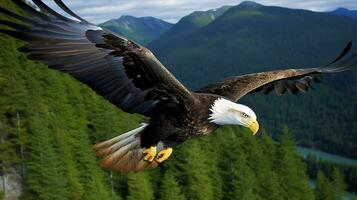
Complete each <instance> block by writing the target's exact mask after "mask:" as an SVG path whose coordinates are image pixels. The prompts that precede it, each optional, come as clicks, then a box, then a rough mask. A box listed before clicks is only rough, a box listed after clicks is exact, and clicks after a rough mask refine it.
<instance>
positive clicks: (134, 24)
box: [100, 15, 172, 45]
mask: <svg viewBox="0 0 357 200" xmlns="http://www.w3.org/2000/svg"><path fill="white" fill-rule="evenodd" d="M100 26H102V27H105V28H107V29H109V30H111V31H114V32H116V33H119V34H121V35H123V36H125V37H127V38H129V39H131V40H134V41H136V42H139V43H140V44H143V45H146V44H148V43H149V42H151V41H152V40H153V39H155V38H157V37H158V36H159V35H161V34H163V33H164V32H166V31H167V30H168V29H170V28H171V27H172V24H170V23H168V22H165V21H163V20H161V19H157V18H154V17H140V18H137V17H133V16H129V15H125V16H121V17H120V18H118V19H111V20H109V21H107V22H104V23H103V24H100Z"/></svg>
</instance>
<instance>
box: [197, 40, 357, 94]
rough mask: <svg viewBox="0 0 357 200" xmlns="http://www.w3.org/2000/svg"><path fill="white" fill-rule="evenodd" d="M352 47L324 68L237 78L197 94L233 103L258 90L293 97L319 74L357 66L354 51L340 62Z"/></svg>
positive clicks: (273, 72) (281, 71)
mask: <svg viewBox="0 0 357 200" xmlns="http://www.w3.org/2000/svg"><path fill="white" fill-rule="evenodd" d="M351 46H352V43H351V42H350V43H349V44H348V45H347V46H346V48H345V49H344V51H343V52H342V53H341V54H340V56H338V58H337V59H335V60H334V61H333V62H332V63H330V64H329V65H327V66H325V67H318V68H309V69H287V70H277V71H270V72H261V73H256V74H247V75H242V76H236V77H232V78H229V79H226V80H224V81H221V82H218V83H215V84H213V85H209V86H207V87H204V88H202V89H200V90H199V91H197V92H199V93H211V94H217V95H221V96H225V97H227V98H229V99H231V100H232V101H238V100H239V99H240V98H241V97H243V96H244V95H246V94H248V93H253V92H260V91H261V92H263V93H264V94H268V93H269V92H271V91H273V90H274V91H275V92H276V93H277V94H278V95H282V94H284V93H285V92H286V91H290V92H291V93H292V94H296V93H298V92H299V91H301V92H307V91H308V89H309V87H311V85H310V84H311V83H312V81H315V82H319V76H320V75H321V74H325V73H336V72H342V71H345V70H348V69H350V68H351V67H352V66H354V65H357V52H356V53H353V54H352V55H351V56H349V57H348V58H346V59H344V60H341V59H342V58H344V57H345V56H346V54H347V53H348V52H349V51H350V49H351Z"/></svg>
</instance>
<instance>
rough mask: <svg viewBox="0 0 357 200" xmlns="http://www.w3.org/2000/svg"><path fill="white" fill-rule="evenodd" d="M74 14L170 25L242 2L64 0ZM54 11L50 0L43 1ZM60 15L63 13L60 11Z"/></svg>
mask: <svg viewBox="0 0 357 200" xmlns="http://www.w3.org/2000/svg"><path fill="white" fill-rule="evenodd" d="M63 1H64V3H65V4H67V6H68V7H70V8H71V9H72V10H73V11H74V12H75V13H77V14H78V15H80V16H82V17H83V18H85V19H88V20H90V21H92V22H94V23H101V22H104V21H107V20H109V19H113V18H118V17H120V16H121V15H133V16H137V17H143V16H153V17H158V18H161V19H163V20H167V21H170V22H176V21H177V20H179V19H180V18H181V17H183V16H185V15H188V14H190V13H191V12H193V11H197V10H208V9H213V8H218V7H221V6H223V5H237V4H239V3H240V2H242V1H241V0H220V1H217V0H196V1H192V0H63ZM44 2H46V3H48V5H50V6H51V7H52V8H54V9H55V10H59V8H58V7H57V6H56V5H55V4H54V3H53V1H52V0H44ZM256 2H257V3H261V4H264V5H275V6H282V7H289V8H300V9H308V10H314V11H331V10H334V9H336V8H337V7H346V8H349V9H356V10H357V2H356V0H256ZM61 13H63V12H61Z"/></svg>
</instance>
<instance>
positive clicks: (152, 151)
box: [143, 146, 156, 162]
mask: <svg viewBox="0 0 357 200" xmlns="http://www.w3.org/2000/svg"><path fill="white" fill-rule="evenodd" d="M143 154H144V160H145V161H148V162H152V161H153V160H154V158H155V156H156V146H151V147H150V148H147V149H145V150H144V151H143Z"/></svg>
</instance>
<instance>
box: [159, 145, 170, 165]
mask: <svg viewBox="0 0 357 200" xmlns="http://www.w3.org/2000/svg"><path fill="white" fill-rule="evenodd" d="M171 154H172V148H170V147H168V148H165V149H163V150H161V151H160V152H159V153H158V154H157V156H156V158H155V160H156V161H157V162H159V163H162V162H164V161H165V160H167V159H168V158H169V157H170V155H171Z"/></svg>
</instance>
